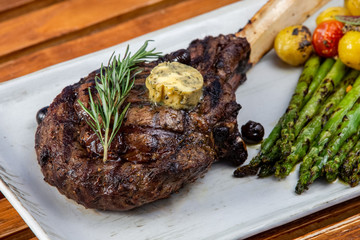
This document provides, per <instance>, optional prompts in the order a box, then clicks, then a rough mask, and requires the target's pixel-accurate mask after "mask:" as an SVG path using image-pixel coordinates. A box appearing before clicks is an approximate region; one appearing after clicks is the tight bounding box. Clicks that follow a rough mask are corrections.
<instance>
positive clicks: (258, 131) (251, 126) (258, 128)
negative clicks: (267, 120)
mask: <svg viewBox="0 0 360 240" xmlns="http://www.w3.org/2000/svg"><path fill="white" fill-rule="evenodd" d="M264 133H265V131H264V127H263V126H262V125H261V124H260V123H257V122H254V121H248V122H247V123H246V124H245V125H242V126H241V135H242V138H243V140H244V141H245V142H246V143H249V144H256V143H260V142H261V141H262V140H263V138H264Z"/></svg>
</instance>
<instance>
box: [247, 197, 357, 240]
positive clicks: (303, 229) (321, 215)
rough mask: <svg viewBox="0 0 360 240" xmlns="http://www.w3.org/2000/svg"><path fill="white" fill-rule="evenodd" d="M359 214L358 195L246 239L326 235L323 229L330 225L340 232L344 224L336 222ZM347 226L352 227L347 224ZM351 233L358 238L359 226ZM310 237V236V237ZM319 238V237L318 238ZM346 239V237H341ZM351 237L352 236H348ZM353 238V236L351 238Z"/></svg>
mask: <svg viewBox="0 0 360 240" xmlns="http://www.w3.org/2000/svg"><path fill="white" fill-rule="evenodd" d="M357 215H360V197H357V198H354V199H352V200H349V201H346V202H343V203H340V204H337V205H334V206H332V207H329V208H326V209H324V210H322V211H319V212H316V213H314V214H311V215H309V216H306V217H303V218H300V219H298V220H295V221H293V222H290V223H287V224H285V225H283V226H280V227H277V228H274V229H271V230H269V231H266V232H263V233H260V234H257V235H255V236H252V237H250V238H248V239H247V240H260V239H261V240H270V239H271V240H291V239H295V238H298V240H300V239H303V238H304V237H306V236H307V235H308V234H310V233H313V234H318V236H321V237H322V236H326V235H325V234H326V231H325V232H323V231H322V230H323V229H326V228H328V227H330V226H331V227H332V231H333V233H339V234H341V233H342V232H343V230H344V226H345V225H344V224H340V225H339V226H335V225H336V224H337V223H341V222H343V221H346V219H348V218H351V217H352V216H357ZM348 226H349V227H353V226H350V225H348ZM352 229H353V230H352V233H353V234H357V235H358V236H359V238H355V239H360V227H359V228H352ZM310 239H311V238H310ZM319 239H321V238H319ZM324 239H336V238H324ZM341 239H347V238H341ZM349 239H352V238H349ZM353 239H354V238H353Z"/></svg>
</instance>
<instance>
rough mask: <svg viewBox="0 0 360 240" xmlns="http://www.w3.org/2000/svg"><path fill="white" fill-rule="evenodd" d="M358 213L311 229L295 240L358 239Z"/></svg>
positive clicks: (359, 219) (359, 216)
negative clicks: (313, 229) (319, 227)
mask: <svg viewBox="0 0 360 240" xmlns="http://www.w3.org/2000/svg"><path fill="white" fill-rule="evenodd" d="M359 238H360V214H357V215H355V216H352V217H349V218H347V219H345V220H344V221H341V222H339V223H335V224H332V225H330V226H327V227H324V228H321V229H318V230H316V231H313V232H311V233H309V234H307V235H305V236H301V238H297V239H295V240H328V239H359Z"/></svg>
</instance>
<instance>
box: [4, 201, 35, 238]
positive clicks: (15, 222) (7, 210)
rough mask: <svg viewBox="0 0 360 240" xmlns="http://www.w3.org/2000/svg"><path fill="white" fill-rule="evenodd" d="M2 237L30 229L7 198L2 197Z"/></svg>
mask: <svg viewBox="0 0 360 240" xmlns="http://www.w3.org/2000/svg"><path fill="white" fill-rule="evenodd" d="M0 213H1V214H0V229H1V231H0V239H3V238H6V237H9V236H11V235H14V234H16V233H17V232H21V231H24V230H26V229H28V226H27V225H26V223H25V222H24V221H23V220H22V218H21V217H20V215H19V214H18V213H17V212H16V210H15V209H14V208H13V207H12V206H11V204H10V203H9V202H8V201H7V199H6V198H2V199H0Z"/></svg>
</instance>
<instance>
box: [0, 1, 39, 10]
mask: <svg viewBox="0 0 360 240" xmlns="http://www.w3.org/2000/svg"><path fill="white" fill-rule="evenodd" d="M35 1H36V0H0V13H1V12H4V11H6V10H10V9H13V8H16V7H19V6H22V5H25V4H29V3H32V2H35Z"/></svg>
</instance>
